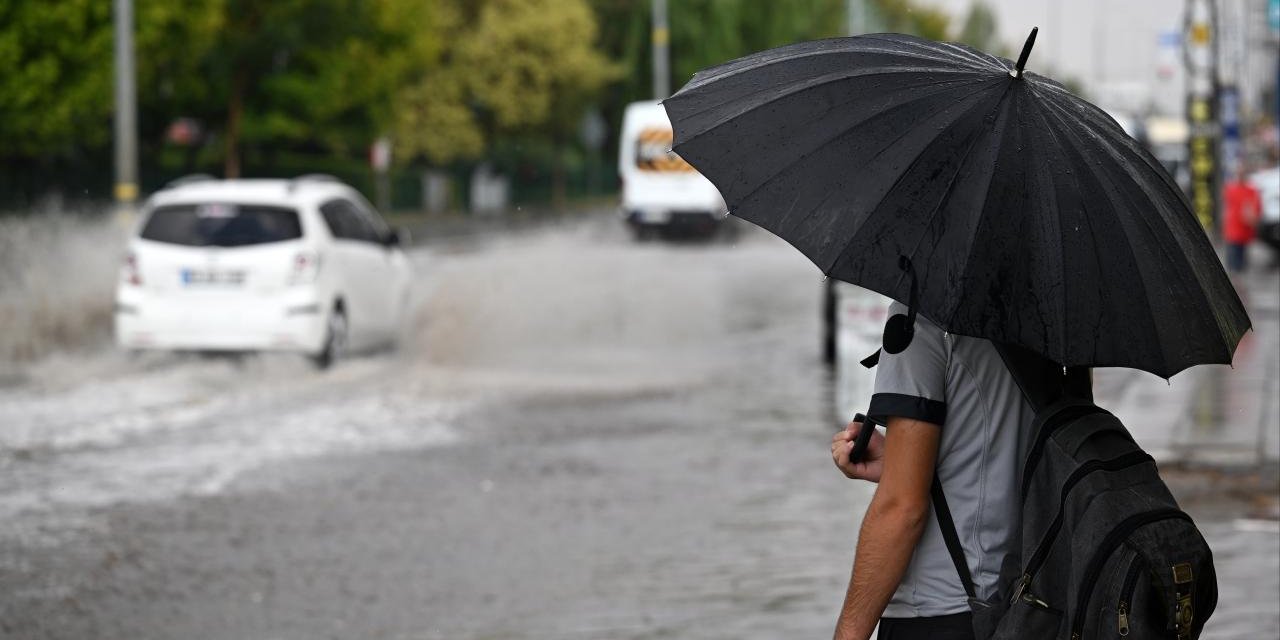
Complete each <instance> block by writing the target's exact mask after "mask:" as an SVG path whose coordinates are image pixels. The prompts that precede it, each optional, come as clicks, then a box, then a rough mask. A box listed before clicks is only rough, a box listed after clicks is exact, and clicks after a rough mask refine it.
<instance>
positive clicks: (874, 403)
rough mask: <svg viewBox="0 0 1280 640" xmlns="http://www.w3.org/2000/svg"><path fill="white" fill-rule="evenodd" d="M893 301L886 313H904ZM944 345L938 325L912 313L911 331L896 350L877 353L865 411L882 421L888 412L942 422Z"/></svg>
mask: <svg viewBox="0 0 1280 640" xmlns="http://www.w3.org/2000/svg"><path fill="white" fill-rule="evenodd" d="M906 312H907V308H906V305H904V304H902V303H900V302H894V303H893V304H892V305H890V306H889V315H890V316H891V317H892V316H894V315H897V314H900V313H902V314H905V313H906ZM947 360H948V354H947V345H946V341H945V340H944V339H943V332H942V329H940V328H939V327H938V325H936V324H934V323H932V322H930V321H929V320H927V319H925V318H924V317H923V316H920V315H917V316H916V324H915V335H914V337H913V338H912V339H911V344H910V345H908V346H907V348H906V349H904V350H903V351H902V352H900V353H888V352H881V353H880V364H879V365H877V367H876V383H875V389H874V392H873V394H872V396H871V405H870V406H869V407H868V408H867V415H869V416H870V417H871V419H873V420H875V421H877V422H880V423H881V424H885V423H886V421H887V420H888V418H889V417H890V416H897V417H899V418H912V419H915V420H922V421H924V422H931V423H933V424H937V425H942V424H943V423H944V422H945V421H946V418H947V394H946V380H947Z"/></svg>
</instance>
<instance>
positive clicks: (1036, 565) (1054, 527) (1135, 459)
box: [1013, 451, 1152, 602]
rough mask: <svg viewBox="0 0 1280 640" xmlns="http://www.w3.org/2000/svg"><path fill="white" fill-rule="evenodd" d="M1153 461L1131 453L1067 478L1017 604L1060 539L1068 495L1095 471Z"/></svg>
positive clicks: (1088, 466) (1087, 465) (1090, 463)
mask: <svg viewBox="0 0 1280 640" xmlns="http://www.w3.org/2000/svg"><path fill="white" fill-rule="evenodd" d="M1151 460H1152V458H1151V456H1150V454H1148V453H1147V452H1145V451H1130V452H1129V453H1126V454H1124V455H1122V456H1117V457H1115V458H1111V459H1109V460H1090V461H1088V462H1086V463H1084V464H1082V465H1080V467H1079V468H1077V469H1076V470H1075V472H1073V473H1072V474H1071V475H1070V476H1069V477H1068V478H1067V481H1066V482H1065V483H1063V485H1062V495H1061V496H1060V497H1059V498H1058V513H1057V515H1055V516H1054V518H1053V522H1052V523H1050V524H1049V527H1048V528H1047V529H1045V532H1044V535H1043V536H1041V538H1040V544H1038V545H1036V550H1035V552H1034V553H1032V554H1031V559H1030V560H1028V561H1027V566H1026V569H1025V570H1024V571H1023V573H1022V579H1021V580H1020V581H1019V582H1018V588H1017V589H1015V593H1014V597H1013V601H1015V602H1016V601H1017V600H1018V598H1019V597H1020V596H1022V594H1023V591H1025V590H1026V588H1027V587H1028V586H1030V585H1031V579H1032V578H1034V577H1035V575H1036V573H1037V572H1039V571H1040V565H1042V564H1044V561H1045V559H1046V558H1047V557H1048V556H1049V549H1050V548H1051V547H1053V542H1054V540H1055V539H1056V538H1057V537H1058V532H1059V531H1060V530H1061V529H1062V519H1063V517H1064V516H1065V515H1066V510H1067V494H1069V493H1070V492H1071V489H1072V488H1074V487H1075V486H1076V485H1077V484H1079V483H1080V481H1081V480H1083V479H1084V478H1085V476H1087V475H1089V474H1091V473H1093V472H1095V471H1120V470H1121V469H1127V468H1129V467H1134V466H1137V465H1140V464H1142V463H1144V462H1149V461H1151Z"/></svg>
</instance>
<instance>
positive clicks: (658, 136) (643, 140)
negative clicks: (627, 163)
mask: <svg viewBox="0 0 1280 640" xmlns="http://www.w3.org/2000/svg"><path fill="white" fill-rule="evenodd" d="M674 140H675V135H674V134H672V133H671V129H667V128H665V127H649V128H647V129H642V130H641V131H640V135H639V136H637V137H636V168H638V169H640V170H641V171H664V172H689V171H693V170H694V169H693V165H690V164H689V163H688V162H685V161H684V158H681V157H680V156H678V155H676V153H675V152H674V151H672V150H671V143H672V142H673V141H674Z"/></svg>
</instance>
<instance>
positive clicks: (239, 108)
mask: <svg viewBox="0 0 1280 640" xmlns="http://www.w3.org/2000/svg"><path fill="white" fill-rule="evenodd" d="M246 84H248V72H247V71H245V69H244V68H243V67H241V68H238V69H236V71H235V73H234V74H233V75H232V77H231V95H230V97H229V98H228V100H227V130H226V133H225V135H226V138H227V139H226V157H225V158H224V159H223V169H222V173H223V177H224V178H228V179H230V178H239V177H240V121H241V119H242V118H243V116H244V92H245V85H246Z"/></svg>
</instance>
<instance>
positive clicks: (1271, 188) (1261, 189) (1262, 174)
mask: <svg viewBox="0 0 1280 640" xmlns="http://www.w3.org/2000/svg"><path fill="white" fill-rule="evenodd" d="M1249 182H1251V183H1253V186H1254V187H1255V188H1256V189H1257V190H1258V194H1259V195H1260V196H1261V197H1262V218H1261V219H1260V220H1259V221H1258V239H1259V240H1261V241H1262V242H1263V243H1265V244H1266V245H1267V246H1269V247H1271V251H1272V253H1273V255H1274V257H1275V258H1276V260H1277V261H1280V167H1271V168H1270V169H1263V170H1262V171H1255V172H1254V173H1252V174H1250V175H1249Z"/></svg>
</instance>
